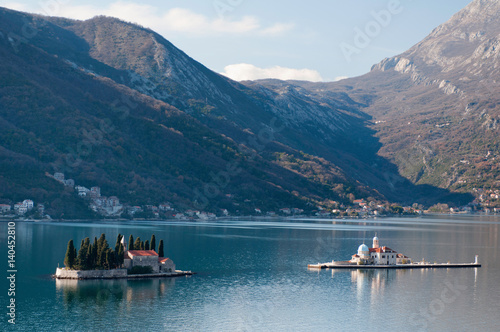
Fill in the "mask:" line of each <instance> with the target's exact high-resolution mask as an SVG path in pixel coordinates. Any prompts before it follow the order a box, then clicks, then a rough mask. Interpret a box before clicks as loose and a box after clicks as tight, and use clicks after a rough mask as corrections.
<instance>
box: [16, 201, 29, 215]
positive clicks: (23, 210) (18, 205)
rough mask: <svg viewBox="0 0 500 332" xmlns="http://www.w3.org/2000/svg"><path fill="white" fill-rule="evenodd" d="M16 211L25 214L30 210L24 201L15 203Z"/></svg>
mask: <svg viewBox="0 0 500 332" xmlns="http://www.w3.org/2000/svg"><path fill="white" fill-rule="evenodd" d="M14 211H15V212H16V213H17V214H25V213H26V212H28V208H27V207H26V206H24V205H23V203H16V204H14Z"/></svg>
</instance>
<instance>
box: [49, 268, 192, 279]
mask: <svg viewBox="0 0 500 332" xmlns="http://www.w3.org/2000/svg"><path fill="white" fill-rule="evenodd" d="M193 274H195V273H193V272H191V271H179V270H176V271H175V272H172V273H151V274H130V275H129V274H127V269H114V270H88V271H83V270H68V269H65V268H57V269H56V274H55V275H54V278H56V279H79V280H83V279H125V278H126V279H139V278H168V277H181V276H189V275H193Z"/></svg>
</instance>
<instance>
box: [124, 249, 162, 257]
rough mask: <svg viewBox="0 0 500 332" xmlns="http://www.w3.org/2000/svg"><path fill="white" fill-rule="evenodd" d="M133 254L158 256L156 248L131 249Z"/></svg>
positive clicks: (130, 251) (130, 252)
mask: <svg viewBox="0 0 500 332" xmlns="http://www.w3.org/2000/svg"><path fill="white" fill-rule="evenodd" d="M128 253H129V254H130V255H131V256H158V254H157V253H156V251H154V250H129V251H128Z"/></svg>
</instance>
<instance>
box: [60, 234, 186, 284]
mask: <svg viewBox="0 0 500 332" xmlns="http://www.w3.org/2000/svg"><path fill="white" fill-rule="evenodd" d="M164 256H165V254H164V244H163V240H160V241H159V243H158V250H157V248H156V237H155V235H154V234H153V235H152V236H151V240H150V241H149V240H146V241H142V240H141V238H140V237H137V238H136V239H135V241H134V237H133V235H130V236H129V239H128V246H127V242H126V241H125V238H124V236H123V235H121V234H118V236H117V238H116V243H115V247H114V249H113V248H110V246H109V244H108V241H107V240H106V235H105V234H101V236H100V237H99V238H97V237H95V238H94V241H93V242H92V243H91V241H90V238H88V237H87V238H85V239H83V240H81V243H80V249H79V250H78V251H77V250H76V247H75V244H74V242H73V240H69V242H68V246H67V249H66V255H65V256H64V265H65V266H66V267H64V268H59V267H58V268H57V269H56V274H55V275H54V277H55V278H57V279H114V278H151V277H177V276H185V275H192V274H193V273H192V272H191V271H180V270H176V269H175V264H174V262H173V261H172V260H171V259H170V258H166V257H164Z"/></svg>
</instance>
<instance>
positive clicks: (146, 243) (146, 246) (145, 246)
mask: <svg viewBox="0 0 500 332" xmlns="http://www.w3.org/2000/svg"><path fill="white" fill-rule="evenodd" d="M144 250H149V241H148V240H146V242H144Z"/></svg>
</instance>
